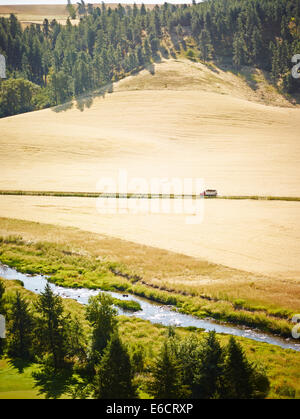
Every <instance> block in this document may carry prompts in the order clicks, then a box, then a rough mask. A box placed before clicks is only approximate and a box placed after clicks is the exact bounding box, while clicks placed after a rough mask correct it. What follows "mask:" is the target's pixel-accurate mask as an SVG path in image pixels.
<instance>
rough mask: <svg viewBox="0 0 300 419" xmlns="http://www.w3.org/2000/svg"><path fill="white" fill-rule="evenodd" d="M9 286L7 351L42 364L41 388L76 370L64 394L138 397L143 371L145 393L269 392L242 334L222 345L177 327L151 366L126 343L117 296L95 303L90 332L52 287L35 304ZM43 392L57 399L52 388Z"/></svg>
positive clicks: (90, 306)
mask: <svg viewBox="0 0 300 419" xmlns="http://www.w3.org/2000/svg"><path fill="white" fill-rule="evenodd" d="M4 291H5V289H4V286H3V284H2V283H1V282H0V302H1V301H2V305H1V310H2V312H5V315H6V317H7V319H8V323H7V339H6V344H5V347H2V351H3V350H4V351H5V353H6V355H7V356H9V357H10V358H11V359H13V360H16V359H21V360H22V361H26V360H27V361H35V362H39V363H40V364H41V370H40V371H38V372H35V373H34V374H33V376H34V378H35V380H36V382H37V385H40V386H43V385H45V382H46V383H47V386H46V387H49V381H50V382H51V380H54V382H55V380H57V377H58V376H64V372H65V371H71V374H69V375H68V377H69V379H68V381H67V383H65V385H64V386H63V390H62V392H64V393H69V394H71V395H72V397H77V398H86V397H94V398H104V399H105V398H106V399H109V398H136V397H138V391H137V390H138V389H137V387H138V386H137V380H136V377H137V376H140V375H143V374H144V375H147V377H148V378H147V380H146V385H145V389H144V390H145V391H147V393H148V394H150V395H152V396H153V397H154V398H175V399H176V398H189V397H193V398H201V399H208V398H264V397H266V395H267V394H268V391H269V381H268V378H267V377H266V375H265V373H264V372H263V371H262V370H261V369H259V368H258V367H257V366H255V365H253V364H251V363H250V362H249V361H248V360H247V358H246V356H245V354H244V352H243V350H242V348H241V346H240V345H239V344H238V343H237V342H236V341H235V339H234V338H230V340H229V343H228V345H227V346H226V347H221V345H220V343H219V341H218V339H217V337H216V334H215V333H214V332H211V333H209V334H208V335H207V336H206V337H205V338H203V339H201V340H199V338H198V337H196V336H191V337H189V338H186V339H179V338H178V336H177V335H176V334H175V332H174V329H172V328H169V329H168V334H167V336H166V338H165V341H164V343H163V345H162V346H161V349H160V351H159V353H158V356H157V357H156V359H154V360H152V361H151V362H150V364H148V366H146V363H145V354H144V351H143V349H142V348H141V347H131V348H129V347H128V346H127V345H125V344H124V343H123V342H122V340H121V338H120V336H119V331H118V320H117V311H116V309H115V308H114V307H113V300H112V299H111V297H110V296H108V295H105V294H101V293H100V294H99V295H98V296H96V297H92V298H91V299H90V300H89V304H88V305H87V307H86V312H85V315H86V320H87V321H88V323H89V326H90V329H89V330H90V332H89V333H87V331H85V330H84V328H83V326H82V324H81V322H80V321H79V320H78V319H77V318H73V317H72V316H71V315H70V313H66V312H65V310H64V307H63V303H62V299H61V298H60V297H59V296H56V295H55V294H54V293H53V291H52V289H51V287H50V286H49V285H47V286H46V288H45V291H44V292H43V293H42V294H41V295H39V296H38V298H37V300H36V301H35V302H34V303H33V304H30V303H29V302H28V301H27V300H26V299H25V298H24V297H23V296H22V295H21V294H20V292H16V293H15V295H13V296H10V298H8V299H7V298H6V299H5V298H4ZM3 301H4V304H3ZM2 341H3V339H2ZM2 345H3V344H2ZM74 371H75V372H76V377H77V378H76V379H75V378H74V374H73V372H74ZM42 391H44V392H45V393H46V395H47V396H48V397H50V396H51V395H52V397H54V395H53V394H52V393H51V392H50V393H49V389H47V388H46V390H45V388H44V389H42ZM56 396H57V394H56Z"/></svg>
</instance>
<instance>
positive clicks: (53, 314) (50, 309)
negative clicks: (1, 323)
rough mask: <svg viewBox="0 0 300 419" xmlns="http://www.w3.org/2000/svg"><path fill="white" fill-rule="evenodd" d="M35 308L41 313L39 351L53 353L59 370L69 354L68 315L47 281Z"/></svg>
mask: <svg viewBox="0 0 300 419" xmlns="http://www.w3.org/2000/svg"><path fill="white" fill-rule="evenodd" d="M35 308H36V311H37V313H38V314H39V316H38V317H37V320H36V321H37V326H36V330H35V335H36V338H37V343H38V347H39V351H40V352H41V353H42V354H44V353H49V354H50V355H51V357H52V360H53V366H54V369H55V370H57V369H58V368H60V367H62V366H63V365H64V361H65V357H66V356H67V354H68V348H67V342H68V339H67V329H66V316H64V309H63V304H62V299H61V297H59V296H58V295H55V294H54V293H53V291H52V289H51V287H50V285H49V284H48V283H47V285H46V287H45V290H44V292H42V293H41V294H40V295H39V296H38V300H37V302H36V303H35Z"/></svg>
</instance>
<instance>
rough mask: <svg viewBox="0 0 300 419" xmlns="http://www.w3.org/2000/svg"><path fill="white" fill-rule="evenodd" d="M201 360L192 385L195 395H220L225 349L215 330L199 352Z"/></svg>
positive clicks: (203, 396) (206, 396) (205, 396)
mask: <svg viewBox="0 0 300 419" xmlns="http://www.w3.org/2000/svg"><path fill="white" fill-rule="evenodd" d="M199 358H200V360H201V361H200V362H199V365H198V366H197V368H196V371H195V376H194V382H193V385H192V390H193V397H195V398H200V399H211V398H216V397H220V395H221V393H222V386H223V374H224V368H223V361H224V351H223V349H222V348H221V346H220V343H219V341H218V339H217V337H216V333H215V332H214V331H212V332H209V334H208V336H207V337H206V338H205V340H204V342H203V344H202V348H201V349H200V354H199Z"/></svg>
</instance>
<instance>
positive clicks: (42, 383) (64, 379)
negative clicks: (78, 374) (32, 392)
mask: <svg viewBox="0 0 300 419" xmlns="http://www.w3.org/2000/svg"><path fill="white" fill-rule="evenodd" d="M72 375H73V371H72V368H69V369H64V370H59V371H55V370H54V368H53V367H51V366H49V365H43V367H42V368H41V370H39V371H37V372H33V373H32V377H33V379H34V387H36V388H37V390H38V393H39V394H40V395H44V396H45V398H46V399H58V398H59V397H61V396H62V395H63V394H64V393H66V392H67V390H68V388H69V387H70V385H72V384H73V381H74V379H73V378H72Z"/></svg>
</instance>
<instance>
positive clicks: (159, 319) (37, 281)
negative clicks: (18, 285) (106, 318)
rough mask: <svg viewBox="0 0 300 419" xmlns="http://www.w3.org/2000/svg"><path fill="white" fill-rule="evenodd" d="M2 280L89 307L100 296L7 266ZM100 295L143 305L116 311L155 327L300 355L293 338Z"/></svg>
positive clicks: (299, 346) (2, 269)
mask: <svg viewBox="0 0 300 419" xmlns="http://www.w3.org/2000/svg"><path fill="white" fill-rule="evenodd" d="M0 277H2V278H4V279H8V280H12V279H18V280H21V281H22V282H23V284H24V288H26V289H27V290H29V291H32V292H34V293H36V294H40V293H41V292H42V291H44V289H45V286H46V284H47V282H48V283H49V285H50V287H51V288H52V289H53V291H54V292H55V294H57V295H60V296H61V297H62V298H72V299H74V300H76V301H78V302H79V303H81V304H87V303H88V300H89V298H90V297H91V296H94V295H97V294H98V293H99V292H100V291H101V290H91V289H88V288H65V287H60V286H57V285H55V284H52V283H51V282H49V281H48V279H47V277H46V276H44V275H28V274H23V273H20V272H18V271H17V270H15V269H13V268H10V267H8V266H6V265H2V264H1V263H0ZM101 292H105V293H107V294H110V295H111V296H112V297H115V298H119V299H120V300H133V301H137V302H138V303H139V304H140V305H141V310H140V311H136V312H131V311H124V310H122V309H121V308H117V309H118V312H119V314H125V315H126V316H135V317H139V318H141V319H143V320H149V321H150V322H152V323H161V324H163V325H164V326H171V325H172V326H181V327H188V326H193V327H196V328H201V329H205V330H206V331H210V330H215V331H216V332H217V333H226V334H229V335H233V336H242V337H245V338H248V339H252V340H255V341H258V342H266V343H270V344H272V345H277V346H280V347H281V348H284V349H293V350H296V351H300V342H299V341H295V340H293V339H292V337H291V340H287V339H282V338H279V337H275V336H271V335H269V334H266V333H263V332H260V331H257V330H252V329H249V328H242V327H236V326H228V325H224V324H218V323H215V322H214V321H213V320H211V319H200V318H197V317H195V316H191V315H187V314H182V313H178V312H177V311H176V310H174V307H171V306H161V305H159V304H157V303H152V302H149V301H147V300H145V299H143V298H141V297H137V296H135V295H128V296H127V297H126V296H124V295H123V294H120V293H117V292H109V291H101ZM296 342H297V343H296ZM298 342H299V343H298Z"/></svg>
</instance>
